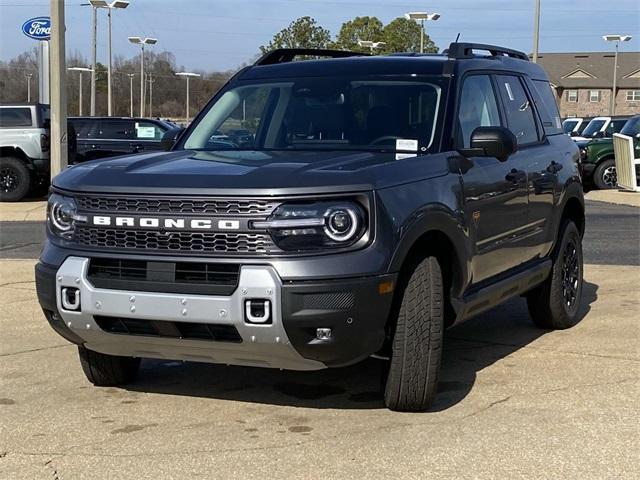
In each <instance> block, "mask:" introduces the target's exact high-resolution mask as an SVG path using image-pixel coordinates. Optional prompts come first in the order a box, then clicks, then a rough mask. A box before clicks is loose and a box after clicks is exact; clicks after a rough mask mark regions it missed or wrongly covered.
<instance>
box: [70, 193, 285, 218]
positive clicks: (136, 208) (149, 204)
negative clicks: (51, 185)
mask: <svg viewBox="0 0 640 480" xmlns="http://www.w3.org/2000/svg"><path fill="white" fill-rule="evenodd" d="M76 201H77V203H78V207H79V209H80V210H89V211H94V212H128V213H162V214H198V213H203V214H210V215H259V216H265V217H266V216H268V215H269V214H271V212H273V210H274V209H275V208H276V207H277V206H278V204H279V202H273V201H268V200H259V199H223V198H216V199H181V198H153V197H150V198H140V197H124V198H123V197H109V196H93V195H79V196H78V197H76Z"/></svg>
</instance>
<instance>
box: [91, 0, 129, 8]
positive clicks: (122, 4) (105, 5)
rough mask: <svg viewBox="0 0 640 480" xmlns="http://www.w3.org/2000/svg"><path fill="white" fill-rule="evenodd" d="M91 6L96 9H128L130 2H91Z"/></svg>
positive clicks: (120, 0) (122, 0) (121, 0)
mask: <svg viewBox="0 0 640 480" xmlns="http://www.w3.org/2000/svg"><path fill="white" fill-rule="evenodd" d="M89 4H90V5H91V6H92V7H94V8H127V7H128V6H129V2H128V1H126V0H114V1H113V2H107V1H106V0H89Z"/></svg>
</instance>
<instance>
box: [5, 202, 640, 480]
mask: <svg viewBox="0 0 640 480" xmlns="http://www.w3.org/2000/svg"><path fill="white" fill-rule="evenodd" d="M599 199H601V198H599ZM605 199H606V200H608V201H609V202H614V201H617V202H618V203H622V204H623V205H613V204H612V203H602V202H597V201H589V202H588V204H587V209H588V211H587V225H588V226H587V233H586V237H585V246H584V248H585V261H586V263H587V265H586V267H585V280H586V285H585V292H584V299H583V300H584V302H583V307H582V313H583V319H582V321H581V322H580V323H579V324H578V325H577V326H576V327H575V328H573V329H571V330H565V331H556V332H544V331H541V330H538V329H536V328H534V327H533V325H532V324H531V322H530V320H529V318H528V314H527V310H526V306H525V303H524V301H523V300H522V299H519V298H518V299H515V300H512V301H510V302H509V303H508V304H506V305H504V306H501V307H499V308H497V309H495V310H492V311H490V312H488V313H486V314H484V315H482V316H481V317H478V318H476V319H473V320H471V321H469V322H467V323H464V324H462V325H460V326H458V327H455V328H453V329H451V330H449V331H448V332H447V335H446V337H445V353H444V365H443V371H442V375H441V382H440V393H439V396H438V398H437V401H436V404H435V405H434V407H433V408H432V410H431V411H429V412H426V413H420V414H415V413H413V414H406V413H405V414H399V413H394V412H390V411H388V410H386V409H385V408H384V406H383V403H382V398H381V395H380V393H379V387H380V370H381V368H382V363H381V361H379V360H373V359H372V360H369V361H366V362H364V363H362V364H360V365H356V366H353V367H350V368H345V369H339V370H327V371H321V372H312V373H303V372H287V371H272V370H263V369H252V368H240V367H226V366H218V365H205V364H196V363H191V364H186V363H179V362H170V361H150V360H149V361H145V362H143V369H142V371H141V374H140V377H139V380H138V381H137V382H136V383H134V384H133V385H130V386H127V387H126V388H95V387H92V386H90V384H89V383H88V382H87V381H86V380H85V378H84V375H83V374H82V372H81V370H80V366H79V363H78V360H77V353H76V349H75V347H74V346H72V345H70V344H68V343H66V342H65V341H64V340H63V339H61V338H60V337H58V336H57V335H56V334H55V333H54V332H53V331H52V330H51V329H50V328H49V326H48V325H47V324H46V321H45V320H44V317H43V315H42V313H41V311H40V310H39V307H38V304H37V301H36V297H35V285H34V281H33V266H34V264H35V258H36V257H37V251H38V249H39V242H40V239H41V236H42V223H41V220H42V210H43V208H42V203H41V202H40V203H28V202H27V203H22V204H20V205H22V207H17V206H15V205H11V206H10V207H7V206H6V204H4V205H3V206H2V210H3V212H2V220H3V222H2V223H0V228H2V230H3V234H2V238H3V245H2V246H1V247H0V248H2V250H1V255H0V256H1V257H3V258H4V260H1V261H0V278H1V281H0V298H2V307H3V308H2V309H0V326H2V332H3V333H2V342H1V344H0V378H2V381H1V385H2V388H1V390H0V412H1V415H2V422H1V426H0V428H1V431H0V477H1V478H10V479H21V478H24V479H38V478H46V479H50V478H56V479H61V480H63V479H68V478H74V479H75V478H124V477H127V478H129V477H131V478H167V479H168V478H187V477H191V478H234V477H240V478H365V477H366V478H391V477H394V478H428V477H430V476H431V475H436V474H437V475H438V476H439V477H441V478H520V477H528V478H598V479H602V478H637V477H638V475H639V472H638V470H639V469H638V465H639V464H640V454H639V453H638V452H640V424H639V422H638V413H639V408H638V400H637V399H638V393H640V392H639V388H638V387H639V371H640V370H639V366H640V351H639V349H638V340H639V338H638V337H639V329H638V323H637V316H638V315H637V312H638V309H639V308H640V298H639V295H638V293H637V285H638V284H640V258H639V256H638V246H639V245H638V235H637V233H638V228H639V227H640V212H639V211H638V208H637V207H632V206H629V205H624V204H628V203H633V202H635V201H636V200H635V197H629V196H628V195H625V194H617V195H615V194H609V196H608V197H606V198H605ZM9 221H11V222H10V223H7V222H9ZM612 239H615V242H613V241H612ZM614 243H615V247H616V248H615V251H612V250H611V249H610V248H608V247H607V245H609V246H611V245H613V244H614ZM364 468H366V474H365V473H364V471H365V470H363V469H364Z"/></svg>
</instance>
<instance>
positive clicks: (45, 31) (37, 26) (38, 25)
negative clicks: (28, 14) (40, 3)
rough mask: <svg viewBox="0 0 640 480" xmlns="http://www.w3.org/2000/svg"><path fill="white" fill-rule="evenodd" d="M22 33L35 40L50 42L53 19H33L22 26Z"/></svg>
mask: <svg viewBox="0 0 640 480" xmlns="http://www.w3.org/2000/svg"><path fill="white" fill-rule="evenodd" d="M22 32H23V33H24V34H25V35H26V36H27V37H29V38H33V39H34V40H49V37H50V36H51V19H50V18H49V17H36V18H31V19H29V20H27V21H26V22H24V23H23V24H22Z"/></svg>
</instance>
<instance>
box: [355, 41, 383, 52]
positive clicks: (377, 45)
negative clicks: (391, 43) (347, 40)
mask: <svg viewBox="0 0 640 480" xmlns="http://www.w3.org/2000/svg"><path fill="white" fill-rule="evenodd" d="M386 45H387V42H372V41H371V40H358V46H359V47H363V48H369V49H370V51H371V53H373V51H374V50H376V49H378V48H383V47H385V46H386Z"/></svg>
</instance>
